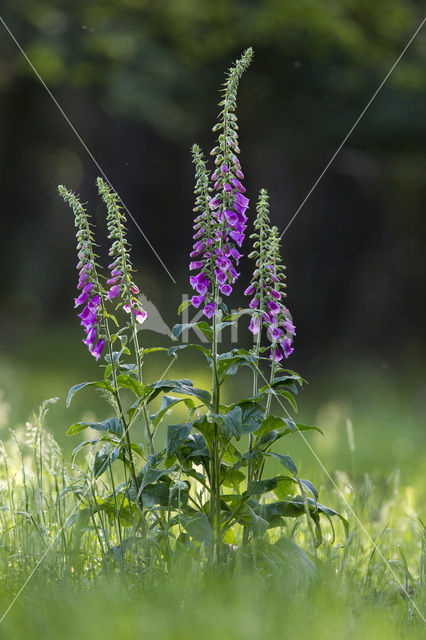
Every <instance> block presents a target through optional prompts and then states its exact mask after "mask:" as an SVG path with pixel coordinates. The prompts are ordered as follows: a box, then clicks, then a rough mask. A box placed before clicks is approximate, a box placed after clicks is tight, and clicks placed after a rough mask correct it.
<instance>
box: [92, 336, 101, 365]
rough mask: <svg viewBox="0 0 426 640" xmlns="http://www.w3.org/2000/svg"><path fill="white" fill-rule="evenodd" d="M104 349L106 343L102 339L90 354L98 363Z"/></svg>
mask: <svg viewBox="0 0 426 640" xmlns="http://www.w3.org/2000/svg"><path fill="white" fill-rule="evenodd" d="M103 348H104V341H103V338H101V339H100V340H98V341H97V343H96V345H95V347H94V348H93V349H92V350H91V352H90V353H91V354H92V356H94V357H95V360H96V362H97V361H98V360H99V358H100V357H101V354H102V350H103Z"/></svg>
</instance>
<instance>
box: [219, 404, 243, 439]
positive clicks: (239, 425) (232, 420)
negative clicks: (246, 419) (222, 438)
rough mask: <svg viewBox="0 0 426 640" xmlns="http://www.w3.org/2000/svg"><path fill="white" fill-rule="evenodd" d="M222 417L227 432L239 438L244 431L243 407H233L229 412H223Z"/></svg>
mask: <svg viewBox="0 0 426 640" xmlns="http://www.w3.org/2000/svg"><path fill="white" fill-rule="evenodd" d="M221 418H222V420H223V427H224V429H225V430H226V432H228V434H230V435H231V436H232V435H234V436H235V437H236V438H237V440H239V439H240V437H241V434H242V432H243V411H242V409H241V407H239V406H236V407H233V408H232V409H231V410H230V411H228V413H225V414H223V415H222V416H221ZM226 432H225V433H226Z"/></svg>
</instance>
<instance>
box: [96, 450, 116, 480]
mask: <svg viewBox="0 0 426 640" xmlns="http://www.w3.org/2000/svg"><path fill="white" fill-rule="evenodd" d="M119 453H120V447H116V448H115V449H114V450H113V451H112V453H111V452H110V451H103V450H101V451H97V452H96V454H95V460H94V462H93V475H94V478H95V480H96V479H97V478H99V476H100V475H102V473H104V471H106V470H107V469H108V467H109V465H110V464H112V463H113V462H115V461H116V460H117V458H118V455H119Z"/></svg>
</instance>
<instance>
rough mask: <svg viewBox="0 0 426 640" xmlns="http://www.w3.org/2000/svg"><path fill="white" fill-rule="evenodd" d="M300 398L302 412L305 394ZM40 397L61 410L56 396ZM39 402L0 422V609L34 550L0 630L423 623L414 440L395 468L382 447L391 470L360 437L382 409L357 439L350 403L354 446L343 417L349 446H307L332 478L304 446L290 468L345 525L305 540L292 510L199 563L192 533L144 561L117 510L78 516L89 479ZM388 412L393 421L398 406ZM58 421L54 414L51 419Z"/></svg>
mask: <svg viewBox="0 0 426 640" xmlns="http://www.w3.org/2000/svg"><path fill="white" fill-rule="evenodd" d="M323 400H324V399H323ZM381 402H382V403H383V404H382V406H383V405H385V404H386V403H385V402H384V398H383V396H382V397H381V398H378V399H377V407H376V410H377V413H379V408H380V404H381ZM330 403H331V406H333V403H334V404H337V406H340V405H339V400H338V397H337V399H336V398H334V399H333V398H327V399H326V402H325V403H324V402H322V403H321V404H320V405H317V409H316V414H317V417H318V416H321V415H323V417H324V415H325V416H326V415H327V411H328V412H329V415H331V414H332V411H331V410H330ZM393 403H394V405H395V403H396V400H395V398H393ZM309 406H310V410H311V411H312V412H314V406H315V405H309ZM324 406H325V408H324ZM327 407H328V409H327ZM45 408H46V409H47V408H48V407H45ZM402 410H403V407H402V408H401V411H402ZM51 411H52V414H54V412H55V411H59V412H60V413H62V409H61V408H60V405H58V404H56V405H52V407H51ZM44 414H45V412H44V411H42V414H41V415H37V416H36V419H35V418H33V419H32V420H31V422H30V423H29V424H27V426H26V427H22V426H21V427H20V428H18V429H17V431H16V432H15V433H10V432H9V433H8V432H7V431H6V430H3V432H2V433H3V434H4V435H5V436H6V438H5V439H4V440H5V442H4V448H3V449H2V454H1V457H2V460H1V461H0V482H1V488H0V491H1V493H0V496H1V502H0V532H1V533H0V535H1V538H0V540H1V542H0V572H1V573H0V576H1V577H0V605H1V612H2V613H1V615H2V614H3V612H4V611H6V609H7V607H8V606H9V604H10V603H11V602H12V600H13V598H14V596H15V595H16V594H17V593H18V592H19V589H20V588H21V586H22V585H23V583H24V582H25V580H26V579H27V577H28V576H29V575H30V573H31V571H32V570H33V568H34V567H35V566H36V565H37V563H38V562H39V561H40V560H41V558H42V557H43V556H44V557H43V560H42V562H41V563H40V566H39V567H38V569H37V571H36V572H35V574H34V576H33V577H32V579H31V580H30V582H29V583H28V585H27V587H26V588H25V589H24V591H23V592H22V594H21V595H20V597H19V598H18V599H17V601H16V603H15V604H14V605H13V607H12V609H11V610H10V612H9V613H8V614H7V616H6V617H5V619H4V621H3V622H2V623H1V624H0V638H9V637H10V638H11V637H24V634H25V636H26V637H31V638H39V637H40V638H42V637H43V638H58V637H63V638H75V637H81V638H86V637H87V638H89V637H90V638H93V637H104V638H107V639H108V638H113V637H116V636H117V634H119V635H120V637H121V638H133V637H135V636H136V635H138V636H140V637H151V636H155V637H157V638H160V639H161V638H169V637H171V636H173V637H176V638H180V637H182V638H183V637H188V635H191V636H192V635H195V634H197V635H200V637H206V638H218V637H223V638H258V637H265V638H266V637H268V638H272V637H280V636H284V635H286V634H288V635H290V634H293V635H296V634H297V635H298V636H301V637H305V636H307V635H311V634H313V635H314V636H316V637H319V638H322V637H324V638H336V639H337V638H339V639H340V638H363V640H365V639H366V638H367V639H369V638H371V639H373V638H380V639H381V638H383V639H385V638H386V639H387V638H405V637H407V638H422V637H424V635H423V634H424V629H425V625H424V623H423V622H422V620H421V617H420V615H419V614H418V613H417V611H416V607H417V608H418V609H419V610H420V611H421V612H423V615H424V605H425V544H426V540H425V530H424V527H423V525H422V522H421V519H420V516H421V508H422V502H423V499H424V487H423V484H422V475H421V468H422V465H423V464H424V455H422V453H421V450H420V449H417V453H416V455H415V456H414V459H412V460H411V466H412V467H414V470H415V473H405V471H404V466H403V465H401V463H400V466H399V468H398V464H397V461H395V460H391V461H389V460H388V463H389V466H390V467H391V472H390V473H389V467H386V466H384V465H383V464H381V463H380V461H379V463H378V465H377V468H376V469H375V474H374V475H372V474H366V473H365V472H364V469H365V461H364V460H363V455H364V454H365V455H367V461H368V454H369V449H368V446H370V447H377V448H378V447H380V442H381V441H382V442H383V443H384V441H385V437H386V433H387V434H388V436H389V433H394V431H395V433H396V432H397V431H398V428H397V426H396V425H392V424H390V421H389V420H390V418H389V416H386V420H385V421H384V422H385V424H384V425H383V426H382V427H381V426H380V425H381V423H378V425H377V427H376V430H375V431H371V432H370V433H369V445H368V443H366V442H364V440H363V435H362V434H363V433H364V430H366V429H367V428H368V422H367V424H366V425H362V424H360V423H359V420H358V418H359V416H361V415H362V411H361V412H360V413H358V414H356V415H357V416H358V417H357V430H356V431H355V436H354V437H355V443H356V444H355V449H354V450H350V447H349V444H350V443H349V442H348V438H347V435H348V434H347V432H346V429H345V423H344V420H341V421H340V423H339V424H338V427H336V429H339V428H340V435H339V437H341V438H342V439H343V440H346V443H347V448H348V450H349V456H348V457H347V458H345V457H343V458H342V459H341V460H340V461H339V462H340V463H341V464H337V463H336V459H335V458H334V459H333V458H331V460H330V451H328V450H327V449H325V450H324V451H322V452H320V455H321V458H322V459H323V456H325V458H327V468H328V470H329V471H330V475H331V477H332V478H333V480H334V481H335V482H336V484H337V485H338V487H339V492H338V491H337V490H336V488H335V487H334V486H333V485H332V483H331V482H330V480H329V479H328V478H327V477H324V474H323V473H322V471H321V469H318V467H317V465H316V462H315V460H314V459H312V456H311V457H309V455H308V454H306V457H305V461H304V463H303V471H304V472H305V470H306V472H309V473H310V475H311V476H313V477H314V478H316V477H317V478H318V479H319V480H320V482H318V485H319V488H320V490H321V496H322V500H323V501H324V502H325V503H326V504H331V505H333V507H335V508H336V509H339V510H340V511H341V512H342V513H343V514H345V515H346V516H347V517H348V519H349V522H350V533H349V537H348V538H346V537H345V532H344V530H343V527H341V526H340V525H337V526H336V532H335V538H334V539H333V532H332V530H331V528H330V527H328V526H327V525H324V541H323V543H322V545H321V546H320V547H319V548H318V549H315V548H314V545H313V542H312V536H311V531H310V529H309V527H308V526H307V525H306V522H305V519H303V520H300V521H299V520H291V521H289V522H288V524H287V526H286V527H285V528H284V529H283V530H282V531H281V530H280V535H282V539H281V542H279V538H280V535H278V532H277V531H275V530H272V533H271V534H270V538H269V543H268V542H267V541H266V540H260V541H259V542H258V545H257V547H256V550H255V551H250V553H248V554H247V553H246V552H242V551H241V550H235V549H232V548H230V552H229V562H228V563H227V564H226V565H225V566H224V567H223V568H222V569H221V570H217V571H215V572H212V571H211V570H209V569H208V568H207V565H206V564H205V562H204V557H203V550H202V549H200V548H197V547H196V546H194V547H193V548H186V547H184V546H182V547H178V545H177V546H176V548H175V549H174V552H173V553H172V554H171V555H170V557H169V559H168V561H167V563H162V561H161V560H159V556H158V555H156V554H155V550H154V551H153V552H152V562H151V563H146V561H145V560H144V559H142V557H141V555H140V553H139V551H138V545H143V544H144V543H143V542H142V541H141V539H140V536H139V539H137V540H134V538H135V537H136V538H138V535H137V532H136V535H135V531H134V530H133V529H132V527H131V526H127V527H123V528H122V530H121V532H120V531H119V530H118V523H117V521H116V520H115V519H114V518H112V519H111V520H110V519H109V518H108V517H107V516H106V514H105V513H101V512H98V513H95V514H93V515H92V516H90V517H86V518H85V519H83V520H82V521H80V522H79V521H78V519H77V517H76V513H78V511H79V509H80V507H81V506H82V505H81V495H82V492H87V491H88V492H89V493H90V491H91V489H90V486H91V483H92V480H91V476H90V474H89V473H88V471H87V469H88V467H89V465H90V464H91V462H92V460H91V459H90V456H89V460H85V458H84V455H83V457H82V458H81V459H80V462H79V464H78V465H77V466H74V467H71V465H70V456H69V453H68V452H67V453H65V454H64V453H63V451H62V448H61V447H60V446H59V445H58V444H57V442H56V440H55V439H54V437H53V435H51V434H50V433H49V431H47V430H46V429H45V428H44V427H43V424H42V422H43V421H46V416H45V415H44ZM52 414H51V415H52ZM56 415H57V414H56ZM394 419H395V421H396V422H398V420H399V415H398V412H396V413H395V412H394ZM412 422H413V429H412V431H410V430H408V433H406V437H407V438H408V437H409V438H414V439H415V438H416V437H417V435H416V434H417V431H416V429H415V425H416V420H414V419H413V420H412ZM49 424H50V425H51V424H52V422H51V420H50V422H49ZM68 424H69V423H68ZM322 426H323V427H324V428H325V430H326V433H327V428H326V426H325V425H322ZM65 428H66V425H60V427H59V425H56V429H55V431H57V432H59V431H60V430H65ZM386 430H387V431H386ZM343 440H342V441H343ZM415 442H416V441H415ZM75 444H76V442H73V445H75ZM418 444H421V439H420V440H419V441H418ZM317 445H318V442H314V446H315V448H317ZM290 446H292V445H290ZM294 446H295V447H296V448H297V447H301V445H300V443H299V444H297V445H296V444H295V445H294ZM383 446H387V445H385V444H384V445H383ZM416 446H418V445H416ZM337 448H338V449H339V447H337ZM308 453H309V452H308ZM297 455H299V454H297ZM327 456H328V457H327ZM330 462H331V463H332V464H330ZM402 462H403V461H402ZM414 462H415V464H414ZM86 464H87V467H86ZM329 464H330V466H328V465H329ZM383 467H384V468H383ZM380 469H382V472H381V473H380ZM109 483H110V478H109V477H108V476H107V475H106V474H105V479H102V478H100V479H98V480H97V481H96V484H97V485H98V486H97V487H96V488H93V491H95V492H96V493H98V492H99V493H102V492H104V493H105V491H107V489H108V485H109ZM70 487H72V488H74V491H71V490H70ZM342 496H344V498H345V500H346V501H347V503H349V504H350V506H351V507H352V508H353V510H354V512H355V513H356V514H357V516H358V517H359V519H360V521H361V522H362V523H363V524H364V525H365V527H366V529H367V530H368V532H369V534H370V536H371V538H372V540H373V543H372V542H371V540H369V539H368V537H367V535H366V534H365V532H364V531H363V530H362V528H361V526H360V524H359V523H358V522H357V521H356V519H355V517H354V516H353V514H352V513H351V511H350V510H349V508H348V505H347V504H346V503H345V500H343V499H342ZM274 531H275V533H274ZM120 536H121V537H122V538H124V539H128V541H129V542H128V545H127V547H126V552H125V553H126V556H125V558H124V559H123V558H122V557H120V554H118V553H117V542H118V539H119V537H120ZM274 543H276V544H274ZM294 543H296V544H297V545H298V547H295V546H294ZM375 545H377V548H376V546H375ZM381 554H383V557H384V558H385V559H386V561H387V562H388V563H389V565H390V568H389V566H387V565H386V563H385V561H384V559H383V557H382V555H381ZM391 570H392V571H391ZM392 572H393V573H392ZM407 593H408V595H409V597H407V595H406V594H407Z"/></svg>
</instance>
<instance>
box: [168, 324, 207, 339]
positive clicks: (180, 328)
mask: <svg viewBox="0 0 426 640" xmlns="http://www.w3.org/2000/svg"><path fill="white" fill-rule="evenodd" d="M188 329H194V330H195V329H197V330H198V331H201V333H202V334H203V335H204V336H205V337H206V338H207V339H208V340H209V341H210V342H211V341H212V339H213V330H212V328H211V326H210V325H209V324H208V323H207V322H206V321H205V320H200V322H185V323H184V324H175V326H174V327H173V329H172V336H173V338H174V339H175V340H177V339H178V338H179V336H180V335H181V334H182V333H183V332H184V331H186V330H188Z"/></svg>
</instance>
